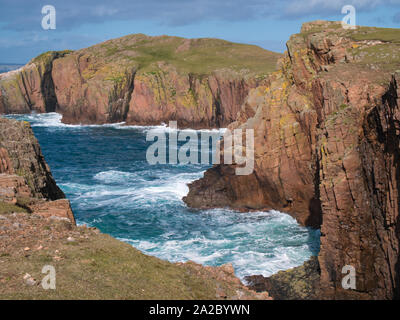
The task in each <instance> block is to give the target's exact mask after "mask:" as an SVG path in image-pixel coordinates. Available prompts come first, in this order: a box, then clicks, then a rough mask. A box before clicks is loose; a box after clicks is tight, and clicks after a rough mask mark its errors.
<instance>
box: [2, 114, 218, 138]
mask: <svg viewBox="0 0 400 320" xmlns="http://www.w3.org/2000/svg"><path fill="white" fill-rule="evenodd" d="M6 117H9V118H15V119H18V120H25V121H29V122H30V123H31V125H32V127H53V128H57V127H58V128H70V129H84V128H101V127H103V128H107V127H110V128H114V129H119V130H139V131H143V132H148V131H156V132H165V133H170V132H175V131H188V132H190V131H192V132H216V133H217V132H220V133H221V134H223V133H224V132H225V130H226V129H225V128H221V129H198V130H195V129H190V128H187V129H175V128H170V127H169V126H168V125H167V124H165V123H162V124H160V125H158V126H157V125H153V126H139V125H127V124H126V122H118V123H106V124H65V123H63V122H62V115H61V114H60V113H57V112H48V113H35V112H33V113H30V114H10V115H6ZM178 124H179V123H178Z"/></svg>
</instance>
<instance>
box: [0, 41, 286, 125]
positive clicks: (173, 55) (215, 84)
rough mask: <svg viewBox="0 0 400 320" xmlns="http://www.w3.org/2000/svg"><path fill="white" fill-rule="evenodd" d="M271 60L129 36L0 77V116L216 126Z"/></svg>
mask: <svg viewBox="0 0 400 320" xmlns="http://www.w3.org/2000/svg"><path fill="white" fill-rule="evenodd" d="M279 57H280V54H278V53H273V52H270V51H267V50H264V49H261V48H259V47H256V46H251V45H242V44H235V43H231V42H228V41H224V40H217V39H183V38H178V37H167V36H160V37H149V36H146V35H143V34H137V35H130V36H126V37H122V38H119V39H113V40H109V41H106V42H104V43H101V44H98V45H95V46H92V47H89V48H86V49H82V50H78V51H76V52H71V51H62V52H47V53H44V54H42V55H40V56H38V57H37V58H35V59H32V61H30V63H28V64H27V65H26V66H24V67H23V68H21V69H19V70H16V71H12V72H9V73H5V74H2V75H0V113H29V112H32V111H36V112H54V111H56V112H60V113H62V115H63V120H62V121H63V122H65V123H84V124H92V123H96V124H102V123H109V122H126V123H128V124H138V125H159V124H161V123H162V122H168V121H170V120H177V121H178V125H179V126H180V127H193V128H214V127H223V126H227V125H228V124H229V123H231V122H232V121H234V120H235V119H236V114H237V112H238V111H239V110H240V106H241V105H242V104H243V101H244V99H245V98H246V96H247V94H248V92H249V90H250V89H251V88H254V87H255V86H257V85H258V84H260V83H262V82H263V79H264V78H265V77H266V76H267V75H268V74H269V73H270V72H272V71H273V70H274V69H275V65H276V61H277V59H278V58H279Z"/></svg>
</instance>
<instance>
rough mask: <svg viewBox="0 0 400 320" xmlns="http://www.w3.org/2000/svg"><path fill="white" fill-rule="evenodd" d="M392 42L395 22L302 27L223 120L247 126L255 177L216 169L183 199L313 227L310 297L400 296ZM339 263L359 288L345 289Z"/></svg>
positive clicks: (395, 43) (397, 59)
mask: <svg viewBox="0 0 400 320" xmlns="http://www.w3.org/2000/svg"><path fill="white" fill-rule="evenodd" d="M399 39H400V31H399V30H396V29H379V28H367V27H358V29H356V30H345V29H342V28H341V25H340V23H334V22H324V21H317V22H313V23H306V24H304V25H303V27H302V30H301V33H300V34H296V35H293V36H292V37H291V38H290V40H289V41H288V43H287V49H288V50H287V53H286V55H285V57H284V58H283V59H281V61H280V67H279V70H278V71H277V72H275V73H274V74H272V75H271V76H270V77H269V79H268V82H269V84H267V85H265V86H259V87H257V88H255V89H253V90H251V91H250V94H249V96H248V98H247V99H246V101H245V103H244V104H243V106H242V108H241V111H240V112H239V114H238V120H237V121H236V122H234V123H233V124H231V125H230V128H231V129H234V128H244V129H245V128H253V129H254V132H255V156H254V157H255V159H254V160H255V170H254V172H253V174H252V175H249V176H236V175H235V174H234V170H233V169H234V168H235V165H217V166H214V167H213V168H212V169H210V170H208V171H207V172H206V173H205V175H204V177H203V178H202V179H201V180H199V181H196V182H194V183H192V184H191V185H190V186H189V187H190V191H189V194H188V196H187V197H185V198H184V201H185V202H186V203H187V204H188V205H190V206H192V207H197V208H204V207H217V206H230V207H234V208H245V209H253V208H274V209H278V210H281V211H284V212H288V213H290V214H292V215H293V216H294V217H295V218H296V219H297V220H298V221H299V222H300V223H301V224H303V225H307V226H312V227H320V228H321V249H320V253H319V256H318V261H319V267H320V281H319V283H318V286H317V287H318V288H316V290H317V289H318V290H317V291H316V292H317V295H316V297H317V298H337V299H341V298H350V299H351V298H365V299H371V298H375V299H392V298H398V297H399V288H400V282H399V274H400V267H399V262H398V259H399V258H398V257H399V237H400V234H399V230H400V229H399V226H400V224H399V221H398V219H399V194H398V190H399V189H398V185H399V183H400V180H399V179H400V175H399V168H398V167H399V164H398V163H399V161H398V160H399V151H400V150H399V133H400V131H399V130H400V127H399V126H400V122H399V120H400V119H399V116H400V110H399V101H400V100H399V83H400V82H399V81H400V72H399V71H396V70H398V69H400V54H399V52H400V50H399V49H400V48H399V45H400V44H399ZM345 265H352V266H353V267H354V268H355V270H356V275H357V278H356V279H357V281H356V290H344V289H343V288H342V285H341V281H342V278H343V277H344V275H343V274H342V268H343V267H344V266H345ZM269 283H273V281H272V282H269ZM270 291H271V290H270ZM272 291H273V290H272Z"/></svg>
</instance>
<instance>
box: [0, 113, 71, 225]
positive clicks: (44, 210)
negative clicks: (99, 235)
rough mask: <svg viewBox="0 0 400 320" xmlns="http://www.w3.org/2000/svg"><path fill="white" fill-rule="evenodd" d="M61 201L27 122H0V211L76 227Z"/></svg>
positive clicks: (68, 206) (69, 211)
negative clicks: (67, 223)
mask: <svg viewBox="0 0 400 320" xmlns="http://www.w3.org/2000/svg"><path fill="white" fill-rule="evenodd" d="M64 198H65V195H64V193H63V192H62V191H61V189H60V188H59V187H58V186H57V185H56V182H55V181H54V179H53V176H52V174H51V172H50V169H49V167H48V165H47V163H46V162H45V160H44V158H43V155H42V152H41V150H40V146H39V144H38V142H37V140H36V138H35V137H34V135H33V132H32V130H31V128H30V125H29V123H26V122H19V121H15V120H7V119H0V208H1V209H2V208H3V207H5V208H9V210H11V211H17V212H19V211H23V212H24V211H26V212H31V213H35V214H38V215H40V216H42V217H47V218H50V217H58V218H62V219H67V220H69V221H70V222H72V223H73V224H75V218H74V215H73V213H72V210H71V207H70V203H69V201H68V200H66V199H64ZM10 205H11V206H10ZM2 210H3V209H2ZM4 210H5V209H4Z"/></svg>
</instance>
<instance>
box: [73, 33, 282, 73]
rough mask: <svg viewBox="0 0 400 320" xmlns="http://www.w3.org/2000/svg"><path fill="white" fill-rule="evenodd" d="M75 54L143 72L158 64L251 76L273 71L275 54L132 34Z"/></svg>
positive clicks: (216, 42)
mask: <svg viewBox="0 0 400 320" xmlns="http://www.w3.org/2000/svg"><path fill="white" fill-rule="evenodd" d="M74 54H76V55H88V56H89V57H96V59H97V60H99V62H100V63H104V64H107V65H110V64H111V65H116V64H117V65H124V66H126V67H127V66H131V67H135V68H137V69H139V70H141V71H143V72H152V71H156V70H158V64H159V63H165V64H169V65H172V66H174V67H176V69H177V70H178V71H180V72H183V73H194V74H209V73H211V72H213V71H215V70H220V69H231V70H234V71H238V72H245V73H250V74H254V75H264V74H268V73H270V72H271V71H273V70H275V67H276V62H277V59H278V58H279V57H280V56H281V55H280V54H279V53H275V52H271V51H268V50H264V49H262V48H260V47H257V46H254V45H247V44H238V43H233V42H229V41H225V40H219V39H209V38H203V39H185V38H180V37H170V36H157V37H150V36H146V35H144V34H132V35H128V36H125V37H122V38H118V39H112V40H108V41H105V42H103V43H100V44H97V45H94V46H92V47H89V48H86V49H81V50H79V51H76V52H75V53H74Z"/></svg>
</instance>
